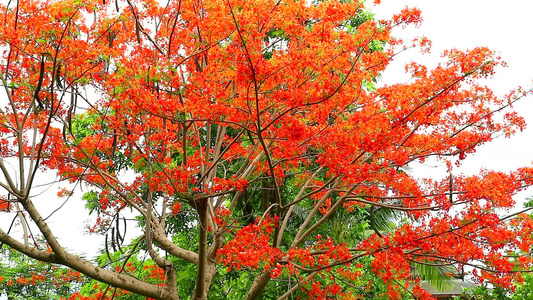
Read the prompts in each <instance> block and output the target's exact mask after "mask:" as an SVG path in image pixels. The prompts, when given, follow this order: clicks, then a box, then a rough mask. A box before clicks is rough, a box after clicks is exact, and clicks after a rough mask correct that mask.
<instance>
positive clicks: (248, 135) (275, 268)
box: [0, 0, 533, 299]
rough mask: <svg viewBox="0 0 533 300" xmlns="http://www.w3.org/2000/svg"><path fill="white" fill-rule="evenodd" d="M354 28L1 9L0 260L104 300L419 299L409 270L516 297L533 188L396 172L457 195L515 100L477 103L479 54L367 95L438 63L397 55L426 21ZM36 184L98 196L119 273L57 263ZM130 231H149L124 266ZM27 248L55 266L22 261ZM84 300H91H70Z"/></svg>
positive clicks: (75, 261)
mask: <svg viewBox="0 0 533 300" xmlns="http://www.w3.org/2000/svg"><path fill="white" fill-rule="evenodd" d="M364 9H365V8H364V4H363V3H362V2H356V1H328V2H312V3H310V2H307V1H292V0H287V1H269V0H254V1H241V0H229V1H219V0H205V1H189V0H179V1H169V2H168V3H165V4H164V5H163V6H161V4H159V3H158V2H157V1H149V0H137V1H135V0H126V1H125V2H122V1H118V0H117V1H115V2H113V1H108V2H105V1H103V2H102V1H93V2H91V1H78V0H66V1H61V2H55V1H27V0H23V1H18V2H16V3H9V4H8V6H4V7H3V8H2V13H1V15H0V28H1V30H0V41H1V43H2V47H3V49H5V51H4V52H3V54H2V64H1V68H2V72H1V74H2V76H1V80H2V85H3V87H4V90H5V99H6V100H5V103H4V104H3V105H2V109H1V111H0V118H1V122H0V124H1V125H0V128H1V130H0V132H1V138H0V144H1V145H2V148H1V150H0V151H1V153H2V160H1V161H0V170H1V171H2V174H3V181H2V182H1V183H0V185H1V186H2V188H3V189H4V190H5V193H6V195H7V196H6V197H4V198H2V201H4V202H5V203H8V205H7V206H6V205H4V206H3V207H4V208H5V209H6V210H7V209H8V208H9V209H13V210H14V211H16V213H17V216H18V218H19V221H20V222H21V226H22V228H23V231H24V232H25V234H24V237H23V239H20V240H19V239H16V238H14V237H13V236H12V233H11V232H10V231H9V230H7V231H5V230H3V229H0V242H2V243H5V244H6V245H8V246H9V247H11V248H12V249H14V250H15V251H18V252H21V253H23V254H25V255H27V256H30V257H32V258H35V259H38V260H40V261H43V262H48V263H54V264H58V265H63V266H66V267H69V268H71V269H73V270H75V271H77V272H80V273H83V274H85V275H87V276H89V277H91V278H93V279H95V280H97V281H99V282H101V283H102V284H103V285H101V286H103V287H104V288H105V289H104V290H102V293H105V294H106V295H108V296H109V297H114V295H116V293H124V292H125V291H128V292H132V293H136V294H139V295H143V296H145V297H149V298H154V299H178V298H179V297H180V296H181V297H183V298H187V297H192V299H206V298H208V297H215V296H214V294H217V295H225V296H226V297H227V296H228V295H230V294H231V293H235V294H234V295H231V297H236V298H238V299H242V298H245V299H258V298H260V297H262V298H265V299H267V298H275V299H286V298H288V297H291V296H297V295H300V296H302V297H304V296H305V297H307V298H310V299H324V298H328V297H336V298H341V299H342V298H345V299H354V298H360V297H362V295H363V294H364V292H365V288H366V287H368V286H369V285H372V284H373V282H370V280H369V278H370V277H368V276H367V275H368V273H367V272H363V270H365V266H366V269H367V270H368V269H371V270H372V273H373V275H372V276H375V277H377V278H379V280H380V282H382V283H383V288H382V289H381V290H386V293H384V294H379V295H376V296H377V297H388V298H391V299H398V298H401V297H402V294H411V295H413V296H414V297H418V298H424V297H427V296H428V295H427V293H425V292H424V291H423V290H422V289H421V288H420V286H419V285H418V282H417V281H416V280H415V279H412V278H410V276H409V269H410V267H409V266H410V264H424V265H430V266H436V267H439V266H446V265H449V264H455V265H457V266H459V267H462V266H466V265H468V266H472V267H473V271H472V272H471V275H473V276H476V278H478V279H479V280H480V281H483V280H488V281H490V282H492V283H494V284H496V285H498V286H501V287H503V288H511V287H512V285H511V281H512V280H513V279H518V278H519V277H520V274H519V271H521V270H525V269H527V268H528V267H529V266H530V264H531V260H530V257H529V256H528V255H527V251H528V250H529V249H530V246H531V243H532V240H531V228H532V225H533V223H532V221H531V218H529V217H528V216H527V215H524V214H520V213H513V214H508V215H506V213H509V211H510V209H512V208H513V207H514V201H513V199H512V196H513V195H514V194H515V193H516V192H517V191H520V190H522V189H524V188H525V187H527V186H528V185H530V184H531V179H530V178H531V174H532V172H533V169H531V168H522V169H519V170H517V171H515V172H511V173H509V174H504V173H500V172H491V171H483V172H481V173H480V174H479V175H477V176H463V175H457V176H454V177H453V180H452V179H449V180H443V181H436V180H432V179H423V180H420V179H416V178H415V177H413V176H412V175H411V174H409V173H407V172H405V171H404V169H405V167H406V166H408V165H409V163H411V162H413V161H422V162H423V161H425V160H426V159H428V158H433V157H435V158H436V159H438V160H440V161H443V162H445V163H446V164H447V166H448V167H449V171H450V174H451V171H452V169H453V168H454V164H455V163H457V164H459V163H460V161H461V160H462V159H464V158H465V156H467V155H468V154H470V153H472V152H474V151H475V149H476V147H478V146H479V145H482V144H484V143H487V142H489V141H491V140H492V139H493V138H494V137H495V136H496V135H499V134H505V135H510V134H512V133H513V132H514V131H515V130H520V129H522V128H523V127H524V126H525V124H524V122H523V119H522V118H520V117H519V116H517V114H516V113H515V112H513V111H512V110H509V109H508V108H509V107H510V106H511V104H512V103H513V102H515V101H517V100H518V99H520V98H521V97H522V96H524V95H525V94H526V92H524V91H513V92H511V93H510V94H509V95H506V96H504V97H497V96H495V95H494V94H493V93H492V92H491V90H490V89H489V88H488V87H485V86H482V85H481V84H479V83H478V80H480V79H484V78H487V77H490V76H491V75H492V74H493V73H494V70H495V68H496V67H497V66H499V65H501V61H500V59H499V58H498V57H496V56H495V55H494V53H493V52H492V51H491V50H489V49H487V48H476V49H472V50H469V51H459V50H450V51H447V52H445V53H444V58H445V61H444V62H443V63H442V64H441V65H439V66H438V67H436V68H435V69H434V70H428V69H427V68H426V67H424V66H422V65H419V64H416V63H411V64H409V65H408V66H407V67H406V69H407V71H408V72H409V73H410V74H412V76H413V78H412V80H411V81H410V82H409V83H406V84H396V85H391V86H383V87H379V88H376V87H375V84H374V83H375V82H376V78H378V77H379V75H380V74H381V72H383V71H384V70H385V69H386V67H387V65H388V63H389V61H390V60H391V59H392V57H393V56H394V55H395V54H396V53H397V52H398V51H402V50H403V49H404V48H406V47H410V46H420V47H421V48H422V50H425V49H427V46H428V44H429V42H428V41H427V39H424V38H420V39H417V40H415V41H413V42H412V43H411V42H409V43H407V42H406V43H404V42H402V41H401V40H399V39H395V38H392V37H391V35H390V32H391V29H392V28H393V27H397V26H404V25H408V24H417V23H419V22H420V11H419V10H417V9H409V8H406V9H404V10H403V11H401V12H400V13H399V14H398V15H396V16H394V17H393V19H392V20H389V21H376V20H372V19H371V18H368V13H365V10H364ZM411 44H412V45H411ZM8 163H11V164H12V165H13V166H15V167H14V168H7V167H6V164H8ZM39 170H40V171H51V170H54V171H57V172H58V174H59V176H60V178H61V180H64V181H70V182H76V183H81V184H82V185H83V186H86V187H89V188H90V189H91V192H90V193H88V194H86V195H85V196H84V199H85V200H86V201H87V205H88V209H89V210H90V211H92V212H94V213H97V214H98V218H97V221H96V224H94V227H93V231H94V232H98V233H102V234H104V235H105V240H106V242H107V247H106V252H107V253H106V256H107V259H108V260H109V263H108V262H104V261H102V260H100V261H97V262H96V263H95V262H91V261H88V260H86V259H83V258H81V257H78V256H76V255H74V254H73V253H71V252H70V251H68V250H66V249H65V248H64V247H62V246H61V243H60V242H59V240H58V238H57V237H56V236H55V235H54V233H53V232H52V230H51V229H50V227H49V224H48V223H47V219H46V218H43V216H42V212H41V211H42V209H40V208H39V207H42V206H44V205H46V199H40V198H39V197H38V195H34V194H33V193H32V188H33V187H34V185H35V182H36V180H37V178H36V176H37V174H40V173H39V172H38V171H39ZM450 178H451V176H450ZM60 192H61V193H64V192H63V191H60ZM67 192H68V194H71V193H72V192H73V191H67ZM385 209H386V210H389V211H398V212H400V213H399V214H400V215H401V218H400V219H399V220H398V222H397V226H395V227H394V228H390V230H389V231H384V230H382V229H380V227H379V226H378V222H377V221H376V220H377V216H378V215H379V214H380V213H382V212H383V211H384V210H385ZM126 211H132V212H133V213H134V214H135V216H136V220H137V223H138V225H139V226H140V228H141V230H142V231H143V234H142V236H141V237H140V238H139V239H136V240H134V241H133V242H132V243H131V244H124V243H125V241H124V233H123V229H124V225H121V224H122V222H123V220H124V214H125V212H126ZM32 227H33V228H34V229H35V230H37V231H38V232H40V234H42V235H43V237H44V239H45V240H46V243H47V245H48V247H49V249H48V251H45V250H44V249H39V248H37V247H34V246H32V245H31V244H30V243H29V241H28V236H29V229H30V228H32ZM26 229H28V230H26ZM352 229H354V230H353V232H352ZM362 229H368V230H372V231H373V232H374V233H373V234H372V235H370V236H368V235H364V234H358V233H361V232H364V231H363V230H362ZM510 249H512V250H514V251H515V253H518V254H517V255H515V256H512V257H509V256H507V255H506V254H507V251H508V250H510ZM148 257H149V258H148ZM128 264H131V265H128ZM145 268H146V269H145ZM152 268H153V270H154V274H152V273H151V271H150V273H149V274H148V273H147V271H146V270H148V269H150V270H152ZM182 275H185V276H184V278H186V279H187V281H184V280H183V279H181V277H180V276H182ZM178 278H180V280H178ZM214 282H217V284H214ZM235 283H238V284H239V285H241V286H244V287H245V291H234V290H232V289H231V287H232V286H234V285H235ZM99 286H100V285H99ZM108 287H109V288H108ZM111 287H112V288H111ZM115 288H117V289H116V290H115ZM108 292H110V294H107V293H108ZM84 297H89V298H91V297H100V298H101V295H96V296H95V295H83V294H76V295H73V298H74V299H76V298H78V299H83V298H84Z"/></svg>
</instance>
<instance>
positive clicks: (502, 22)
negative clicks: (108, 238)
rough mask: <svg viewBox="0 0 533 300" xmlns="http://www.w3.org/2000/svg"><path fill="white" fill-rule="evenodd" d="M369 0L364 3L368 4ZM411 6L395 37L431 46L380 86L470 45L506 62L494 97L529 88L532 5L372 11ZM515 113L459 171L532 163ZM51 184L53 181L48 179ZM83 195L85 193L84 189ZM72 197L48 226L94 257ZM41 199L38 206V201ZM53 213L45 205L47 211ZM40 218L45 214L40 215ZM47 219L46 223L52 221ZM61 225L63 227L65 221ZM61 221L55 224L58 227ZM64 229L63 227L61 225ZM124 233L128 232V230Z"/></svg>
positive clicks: (528, 136)
mask: <svg viewBox="0 0 533 300" xmlns="http://www.w3.org/2000/svg"><path fill="white" fill-rule="evenodd" d="M370 2H371V1H369V3H370ZM406 5H407V6H417V7H419V8H420V9H421V10H422V16H423V18H424V22H423V24H422V26H421V27H420V28H418V29H408V30H397V31H396V33H395V34H396V36H398V37H403V36H405V34H406V33H408V34H410V35H424V36H427V37H428V38H429V39H431V40H432V41H433V48H432V49H433V50H432V53H431V54H429V55H428V54H426V55H421V54H420V53H419V52H418V51H417V50H411V51H408V52H404V53H403V54H402V55H401V56H399V57H398V58H397V59H396V61H395V63H393V65H391V70H389V71H386V72H385V74H384V81H397V80H398V78H402V76H404V75H403V74H404V72H403V64H404V63H405V62H409V61H411V60H422V61H423V62H426V63H428V64H430V65H435V64H436V63H437V62H438V61H439V60H440V53H441V52H442V51H443V50H444V49H450V48H458V49H468V48H473V47H476V46H488V47H490V48H491V49H493V50H496V51H499V53H500V56H501V57H502V58H503V59H504V60H505V61H507V63H508V68H506V69H503V68H501V69H499V70H498V72H497V75H496V76H495V78H494V79H493V80H491V81H490V82H489V83H488V84H489V86H491V87H492V88H493V90H495V91H496V92H497V93H498V94H502V95H503V94H505V93H507V92H508V91H509V90H511V89H513V88H515V87H517V86H520V85H521V86H524V87H528V86H532V85H533V84H532V83H533V51H532V49H533V48H532V46H533V39H531V37H530V36H531V31H532V30H533V18H532V17H531V13H532V12H533V1H528V0H507V1H505V2H503V1H501V0H446V1H437V0H433V1H432V0H425V1H423V0H406V1H400V0H383V1H382V4H381V5H379V6H378V7H376V8H374V9H373V11H374V12H375V13H376V16H377V18H380V19H382V18H387V17H390V16H392V14H393V13H396V12H399V11H400V10H401V9H402V8H404V7H405V6H406ZM515 108H516V109H517V110H518V111H519V112H520V113H521V114H522V115H523V116H525V117H526V121H527V122H528V123H529V124H531V125H530V126H529V128H528V129H527V130H526V131H524V132H521V133H518V134H516V135H515V136H513V137H512V138H510V139H504V138H501V139H499V140H497V141H495V142H493V143H490V144H488V145H486V146H484V147H482V148H481V149H479V150H478V152H477V153H476V154H475V155H473V156H469V157H467V159H465V161H464V163H463V167H462V169H461V170H462V171H463V172H465V173H470V174H472V173H476V172H477V171H478V170H479V169H480V168H487V169H496V170H501V171H509V170H512V169H515V168H518V167H520V166H527V165H530V164H531V162H532V161H533V150H532V148H533V97H532V96H530V97H528V98H526V99H524V100H522V102H521V103H519V104H517V105H515ZM423 172H427V174H428V175H429V174H431V173H432V172H438V170H437V168H425V170H424V171H423ZM48 180H53V178H48ZM84 191H86V189H84ZM56 192H57V189H56V188H51V189H50V192H49V195H50V199H46V197H45V198H44V199H42V198H41V199H42V200H44V201H50V202H49V203H54V204H56V203H57V204H59V203H61V202H63V201H64V199H60V200H57V201H56V200H54V199H53V198H56V197H55V193H56ZM530 195H531V196H533V191H531V190H530V191H527V192H525V193H522V194H520V195H519V196H518V197H517V200H519V201H520V199H524V198H525V197H527V196H530ZM77 199H78V198H77V197H74V198H73V199H71V200H70V201H68V202H67V203H66V205H65V206H64V207H63V208H62V209H61V210H59V211H58V213H57V214H56V216H57V218H55V217H56V216H54V218H55V220H57V223H56V221H55V220H52V223H51V224H50V225H51V227H52V230H53V231H54V232H55V234H56V235H57V236H58V237H60V242H61V243H62V244H63V245H64V246H66V247H67V248H70V249H76V250H77V252H78V253H80V252H82V253H83V252H85V253H88V254H90V255H91V254H96V253H95V250H96V249H98V247H102V244H101V243H102V242H103V239H102V238H101V237H95V236H91V237H88V236H84V237H80V233H81V232H85V229H84V221H85V220H86V219H87V214H86V212H84V211H83V210H82V209H81V208H82V207H83V204H82V203H80V201H79V200H77ZM42 200H41V201H42ZM54 208H57V206H53V207H52V205H51V206H50V208H49V209H48V211H51V210H53V209H54ZM43 215H45V216H46V215H48V214H47V213H43ZM12 217H13V215H5V214H3V215H2V220H0V224H1V225H2V228H3V229H6V228H5V226H4V225H5V222H6V221H8V222H9V221H11V220H7V219H8V218H12ZM54 218H52V219H54ZM65 220H66V222H65ZM59 221H61V222H59ZM66 225H67V226H66ZM128 230H129V229H128Z"/></svg>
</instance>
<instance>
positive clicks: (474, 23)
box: [372, 0, 533, 197]
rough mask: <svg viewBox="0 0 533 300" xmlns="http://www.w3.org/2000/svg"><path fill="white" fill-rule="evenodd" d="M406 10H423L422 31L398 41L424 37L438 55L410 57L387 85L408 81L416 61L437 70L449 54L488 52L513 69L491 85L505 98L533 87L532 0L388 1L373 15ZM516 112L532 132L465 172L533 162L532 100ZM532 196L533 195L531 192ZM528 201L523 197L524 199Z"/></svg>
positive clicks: (497, 147) (492, 150)
mask: <svg viewBox="0 0 533 300" xmlns="http://www.w3.org/2000/svg"><path fill="white" fill-rule="evenodd" d="M405 6H409V7H413V6H416V7H418V8H420V9H421V10H422V17H423V19H424V21H423V23H422V25H421V26H420V28H410V29H408V30H402V29H398V30H396V31H395V35H396V36H399V37H400V36H405V35H406V34H408V35H423V36H426V37H428V38H429V39H430V40H432V42H433V47H432V53H431V54H429V55H421V54H420V53H419V52H418V51H416V50H412V51H408V52H404V53H403V54H402V55H401V56H400V57H399V58H398V59H396V61H395V63H394V64H393V66H391V67H392V70H390V71H389V72H388V73H387V71H386V73H385V75H384V81H395V80H396V78H397V77H399V76H402V74H403V73H404V72H403V65H404V64H405V62H409V61H412V60H417V61H423V62H426V63H428V64H433V65H434V64H436V63H437V62H439V61H440V54H441V53H442V51H443V50H445V49H451V48H457V49H460V50H465V49H471V48H474V47H477V46H487V47H489V48H491V49H492V50H495V51H497V52H498V54H499V55H500V56H501V57H502V59H503V60H504V61H506V62H507V64H508V67H507V68H500V69H498V70H497V73H496V75H495V76H494V78H493V79H491V80H490V81H489V82H488V83H487V85H489V87H491V88H492V89H493V90H494V91H495V92H496V93H497V94H499V95H503V94H506V93H507V92H509V91H510V90H512V89H514V88H516V87H518V86H522V87H531V86H532V83H533V51H532V46H533V39H531V31H532V30H533V18H532V17H531V13H532V12H533V1H527V0H507V1H499V0H498V1H496V0H446V1H435V0H434V1H431V0H425V1H423V0H407V1H399V0H383V1H382V2H381V5H378V6H377V7H374V8H373V9H372V10H373V11H374V12H375V13H376V17H377V18H387V17H390V16H392V14H394V13H396V12H398V11H400V10H401V9H402V8H404V7H405ZM514 108H515V109H516V110H517V111H518V112H519V113H520V114H521V115H523V116H524V117H525V118H526V121H527V123H528V124H530V125H529V126H528V128H527V129H526V130H525V131H523V132H520V133H517V134H516V135H515V136H513V137H511V138H509V139H505V138H499V139H497V140H496V141H494V142H491V143H490V144H487V145H485V146H483V147H481V148H479V150H478V151H477V153H476V154H475V155H472V156H468V157H467V159H465V161H464V163H463V166H462V167H461V169H460V171H462V172H464V173H469V174H473V173H477V171H478V170H479V169H480V168H486V169H495V170H500V171H510V170H513V169H516V168H518V167H521V166H526V165H530V164H531V163H532V161H533V97H532V96H529V97H527V98H525V99H523V100H522V101H521V102H519V103H518V104H517V105H515V106H514ZM529 194H533V191H530V192H529ZM524 195H525V196H527V195H526V194H525V193H522V194H521V195H520V196H519V197H524Z"/></svg>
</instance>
